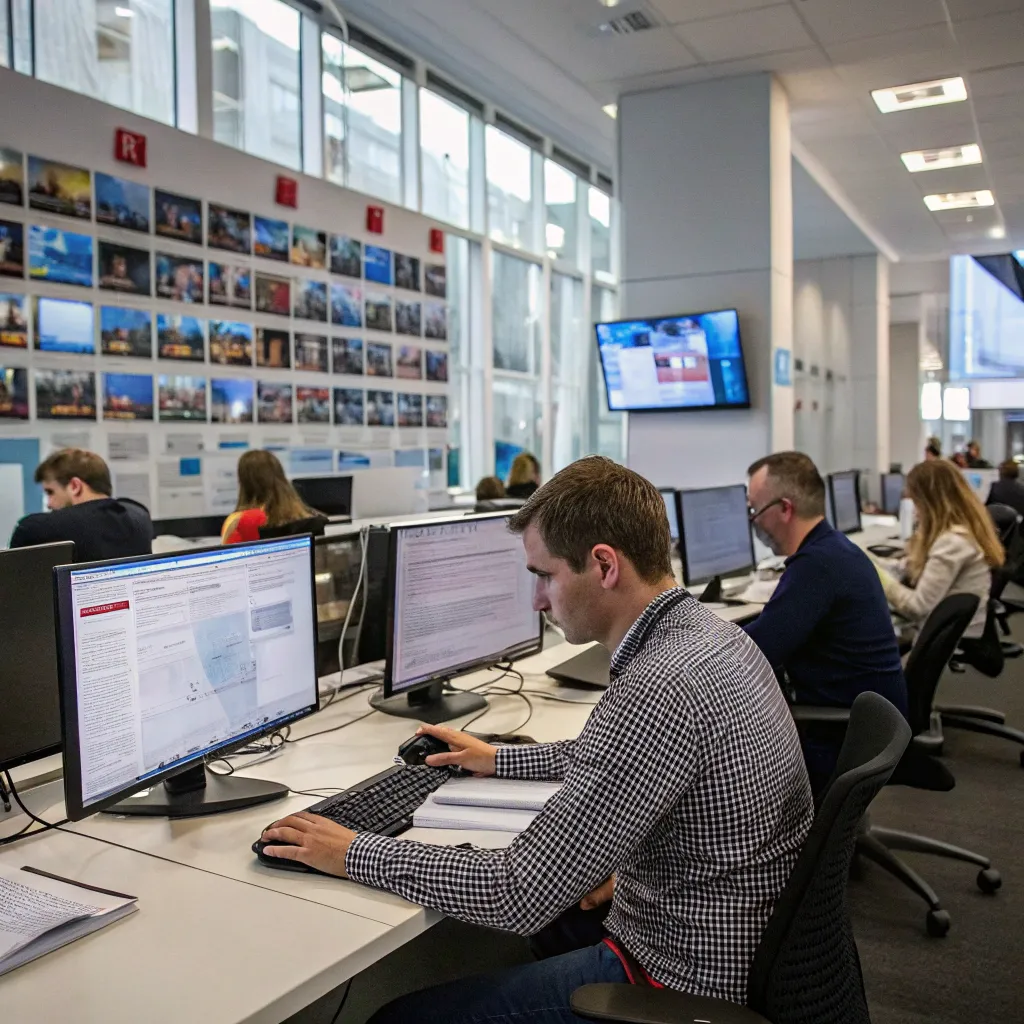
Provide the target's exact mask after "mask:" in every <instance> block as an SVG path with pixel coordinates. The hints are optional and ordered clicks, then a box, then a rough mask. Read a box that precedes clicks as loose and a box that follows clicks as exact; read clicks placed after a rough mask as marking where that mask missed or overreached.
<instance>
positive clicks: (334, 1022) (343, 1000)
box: [331, 978, 353, 1024]
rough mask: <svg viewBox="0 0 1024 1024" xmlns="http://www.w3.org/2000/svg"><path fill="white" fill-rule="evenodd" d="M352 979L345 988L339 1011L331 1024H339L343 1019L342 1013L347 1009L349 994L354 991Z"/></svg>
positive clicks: (336, 1011) (335, 1012)
mask: <svg viewBox="0 0 1024 1024" xmlns="http://www.w3.org/2000/svg"><path fill="white" fill-rule="evenodd" d="M352 981H353V979H352V978H349V979H348V984H347V985H346V986H345V991H344V992H343V993H342V996H341V1002H340V1003H338V1009H337V1010H335V1011H334V1016H333V1017H332V1018H331V1024H338V1021H339V1020H340V1019H341V1011H342V1010H343V1009H344V1008H345V1002H346V1000H347V999H348V994H349V992H351V991H352Z"/></svg>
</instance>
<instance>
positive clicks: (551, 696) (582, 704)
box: [522, 690, 601, 708]
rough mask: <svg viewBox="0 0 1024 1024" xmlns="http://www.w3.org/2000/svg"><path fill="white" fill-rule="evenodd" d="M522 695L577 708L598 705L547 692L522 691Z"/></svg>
mask: <svg viewBox="0 0 1024 1024" xmlns="http://www.w3.org/2000/svg"><path fill="white" fill-rule="evenodd" d="M522 692H523V693H531V694H533V695H534V696H535V697H543V698H544V700H553V701H557V702H558V703H559V704H575V705H576V706H577V707H583V708H593V707H597V705H598V704H600V703H601V702H600V700H573V699H572V698H571V697H559V696H557V695H556V694H554V693H548V691H547V690H523V691H522Z"/></svg>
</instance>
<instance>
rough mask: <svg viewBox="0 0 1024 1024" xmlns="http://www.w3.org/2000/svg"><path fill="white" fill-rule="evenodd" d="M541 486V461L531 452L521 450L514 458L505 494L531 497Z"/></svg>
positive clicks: (516, 496)
mask: <svg viewBox="0 0 1024 1024" xmlns="http://www.w3.org/2000/svg"><path fill="white" fill-rule="evenodd" d="M538 487H540V463H539V462H538V461H537V460H536V458H535V457H534V456H532V455H531V454H530V453H529V452H520V453H519V454H518V455H517V456H516V457H515V458H514V459H513V460H512V468H511V469H510V470H509V473H508V484H507V485H506V486H505V495H506V496H507V497H509V498H529V497H530V496H531V495H532V494H533V492H534V491H535V490H537V488H538Z"/></svg>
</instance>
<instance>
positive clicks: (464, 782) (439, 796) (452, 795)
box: [412, 778, 561, 832]
mask: <svg viewBox="0 0 1024 1024" xmlns="http://www.w3.org/2000/svg"><path fill="white" fill-rule="evenodd" d="M560 788H561V783H560V782H528V781H522V780H519V779H472V778H470V779H450V780H449V781H448V782H446V783H445V784H444V785H443V786H441V787H440V789H436V790H435V791H434V792H433V793H431V794H430V795H429V796H428V797H427V799H426V800H425V801H424V802H423V804H422V805H421V806H420V807H419V808H418V809H417V810H416V811H415V812H414V813H413V816H412V823H413V825H416V826H418V827H420V828H461V829H470V830H474V829H477V830H481V831H485V832H522V831H523V830H524V829H526V828H528V827H529V825H530V823H531V822H532V821H533V819H534V818H536V817H537V815H538V814H539V813H540V811H541V809H542V808H543V807H544V805H545V804H546V803H547V802H548V800H550V799H551V797H553V796H554V795H555V793H557V792H558V790H559V789H560Z"/></svg>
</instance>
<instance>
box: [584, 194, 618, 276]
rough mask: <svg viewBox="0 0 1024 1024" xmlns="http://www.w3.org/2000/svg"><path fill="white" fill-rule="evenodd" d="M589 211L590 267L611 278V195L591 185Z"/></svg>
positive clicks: (588, 195) (588, 199) (588, 200)
mask: <svg viewBox="0 0 1024 1024" xmlns="http://www.w3.org/2000/svg"><path fill="white" fill-rule="evenodd" d="M587 213H588V215H589V220H590V269H591V270H592V271H593V273H594V274H596V275H598V276H600V277H604V278H610V277H611V275H612V272H613V269H614V268H613V267H612V200H611V196H609V195H608V194H607V193H606V192H602V191H601V190H600V189H599V188H594V187H593V185H591V186H590V188H589V190H588V192H587Z"/></svg>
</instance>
